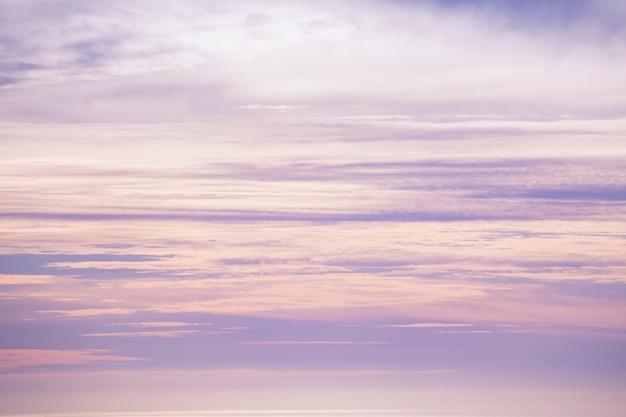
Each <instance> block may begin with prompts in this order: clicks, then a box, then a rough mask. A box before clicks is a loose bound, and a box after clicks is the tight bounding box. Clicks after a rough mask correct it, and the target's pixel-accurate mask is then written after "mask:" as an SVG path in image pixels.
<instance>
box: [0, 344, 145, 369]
mask: <svg viewBox="0 0 626 417" xmlns="http://www.w3.org/2000/svg"><path fill="white" fill-rule="evenodd" d="M109 352H110V350H106V349H86V350H50V349H0V369H2V370H6V369H13V368H21V367H35V366H37V367H39V366H50V365H84V364H98V363H111V362H129V361H141V360H144V359H142V358H135V357H128V356H117V355H108V354H107V353H109Z"/></svg>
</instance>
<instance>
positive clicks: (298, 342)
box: [243, 340, 388, 346]
mask: <svg viewBox="0 0 626 417" xmlns="http://www.w3.org/2000/svg"><path fill="white" fill-rule="evenodd" d="M243 344H244V345H249V346H274V345H288V346H291V345H386V344H388V342H362V341H349V340H254V341H250V342H243Z"/></svg>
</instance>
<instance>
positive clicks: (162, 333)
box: [83, 330, 225, 337]
mask: <svg viewBox="0 0 626 417" xmlns="http://www.w3.org/2000/svg"><path fill="white" fill-rule="evenodd" d="M206 333H209V334H222V333H225V332H205V331H202V330H156V331H142V332H108V333H85V334H83V336H87V337H183V336H189V335H197V334H206Z"/></svg>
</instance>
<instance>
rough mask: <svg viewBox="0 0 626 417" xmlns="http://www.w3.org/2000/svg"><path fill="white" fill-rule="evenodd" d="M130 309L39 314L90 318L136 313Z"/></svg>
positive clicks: (51, 311) (50, 311) (79, 310)
mask: <svg viewBox="0 0 626 417" xmlns="http://www.w3.org/2000/svg"><path fill="white" fill-rule="evenodd" d="M135 312H136V310H133V309H129V308H83V309H77V310H39V311H37V313H39V314H58V315H62V316H66V317H89V316H101V315H109V314H112V315H125V314H132V313H135Z"/></svg>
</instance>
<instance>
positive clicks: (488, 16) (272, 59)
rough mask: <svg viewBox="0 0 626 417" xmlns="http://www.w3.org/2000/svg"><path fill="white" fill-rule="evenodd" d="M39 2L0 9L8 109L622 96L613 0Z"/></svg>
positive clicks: (399, 106) (100, 115) (392, 106)
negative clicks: (554, 3)
mask: <svg viewBox="0 0 626 417" xmlns="http://www.w3.org/2000/svg"><path fill="white" fill-rule="evenodd" d="M499 3H502V2H499ZM505 3H506V2H505ZM35 4H36V3H31V2H30V1H25V2H8V3H5V4H4V6H3V8H4V10H3V12H4V13H3V15H4V16H5V18H4V21H2V22H1V23H2V25H0V27H2V28H3V30H2V31H1V32H0V39H4V40H5V45H7V47H6V51H5V59H4V61H3V62H0V77H2V78H1V79H2V80H3V84H4V87H3V88H4V94H3V101H4V103H5V104H8V103H9V102H11V103H12V106H2V107H3V111H2V113H0V117H1V118H3V119H5V120H7V119H14V120H17V119H19V120H71V121H77V120H89V121H98V120H109V121H111V120H117V121H121V120H125V121H128V120H135V121H156V120H164V119H167V120H172V121H181V120H188V119H189V118H191V119H195V120H206V118H207V117H214V116H215V115H220V116H224V115H229V114H230V112H231V111H232V110H234V111H235V112H240V111H241V110H242V109H241V106H244V107H245V106H261V107H259V108H258V109H269V110H287V109H291V110H296V109H299V110H302V109H312V108H317V109H318V110H317V112H318V113H323V114H326V115H336V114H337V112H338V111H340V112H341V113H350V112H351V111H350V110H349V109H346V107H348V108H349V107H350V106H354V105H355V103H358V104H359V106H365V107H368V108H371V110H372V111H376V110H379V111H380V110H384V111H386V112H390V114H410V113H446V114H450V113H453V114H455V113H456V114H458V113H467V112H468V110H469V109H471V110H472V111H473V112H482V113H496V114H501V113H503V112H505V113H512V114H516V115H525V114H531V115H551V116H554V115H557V114H563V113H569V114H575V115H578V116H581V117H589V116H593V117H606V116H610V115H612V116H616V115H619V111H618V110H616V109H620V108H623V104H624V98H623V94H621V93H619V92H621V91H624V88H625V86H624V83H623V82H621V77H619V74H621V73H622V72H623V70H624V66H625V65H626V61H625V60H624V59H623V58H622V57H623V56H626V54H624V49H625V46H624V43H623V42H621V41H620V40H621V39H622V38H623V33H624V30H625V29H624V25H623V24H619V22H620V20H619V19H616V16H619V14H618V13H616V12H615V10H621V8H619V7H616V6H614V5H612V3H610V2H601V1H598V2H593V3H591V6H590V7H570V6H569V4H568V7H562V5H561V6H558V7H551V6H548V5H545V4H544V3H543V2H542V3H539V4H538V3H536V2H534V3H533V4H534V6H533V7H531V8H523V7H522V8H520V9H519V10H518V9H515V10H510V9H507V8H502V7H485V6H484V4H486V3H483V6H475V7H459V8H450V7H439V6H438V5H437V4H436V3H432V2H422V3H419V4H414V5H408V3H406V2H395V1H394V2H388V1H387V2H386V1H366V6H365V7H364V6H363V5H362V4H359V5H358V6H356V5H355V4H353V2H350V1H348V2H341V3H336V2H307V1H298V2H289V3H287V2H278V3H276V2H265V1H260V2H254V3H253V2H237V3H232V2H220V1H218V2H210V3H202V2H194V1H185V2H182V3H180V2H171V1H164V2H162V3H161V4H160V7H159V8H151V7H149V6H148V7H146V4H145V3H144V2H143V1H135V2H131V3H128V2H124V3H123V2H118V1H113V2H101V1H94V2H90V3H89V5H84V4H80V3H79V2H63V1H52V2H49V3H47V6H46V7H45V8H41V7H37V6H35ZM492 4H496V3H492ZM520 10H523V13H520ZM571 10H576V13H571ZM581 10H582V12H581ZM261 16H262V17H261ZM520 16H525V17H524V18H521V17H520ZM528 16H531V17H532V19H531V18H527V17H528ZM583 16H584V18H582V17H583ZM24 20H28V21H29V22H30V23H31V24H30V25H26V26H21V25H19V24H16V23H15V22H21V21H24ZM34 27H36V28H37V30H34V29H31V28H34ZM61 28H62V30H61ZM25 57H28V58H25ZM51 85H55V87H54V88H48V87H49V86H51ZM70 85H71V86H72V87H73V88H71V89H70V88H69V86H70ZM59 86H60V88H58V87H59ZM578 97H585V99H584V100H579V99H577V98H578ZM426 98H427V99H426ZM60 99H62V101H63V102H64V103H66V106H64V108H63V109H59V108H57V107H55V106H54V105H53V103H58V102H59V101H60ZM0 103H2V102H0ZM173 103H176V105H175V106H173V105H172V104H173ZM250 103H281V104H277V105H275V104H250ZM277 106H279V107H277ZM282 106H286V107H282ZM249 109H251V108H249ZM130 110H132V111H130ZM278 113H282V112H280V111H279V112H278ZM374 114H381V113H380V112H378V113H374Z"/></svg>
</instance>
